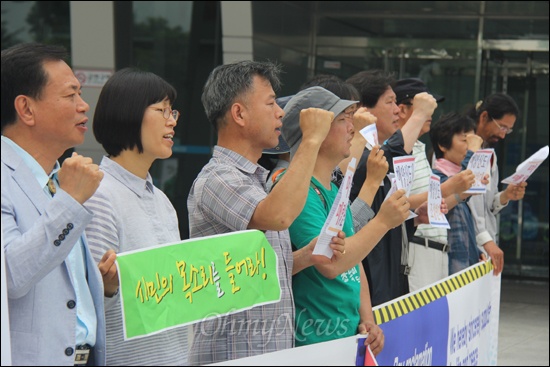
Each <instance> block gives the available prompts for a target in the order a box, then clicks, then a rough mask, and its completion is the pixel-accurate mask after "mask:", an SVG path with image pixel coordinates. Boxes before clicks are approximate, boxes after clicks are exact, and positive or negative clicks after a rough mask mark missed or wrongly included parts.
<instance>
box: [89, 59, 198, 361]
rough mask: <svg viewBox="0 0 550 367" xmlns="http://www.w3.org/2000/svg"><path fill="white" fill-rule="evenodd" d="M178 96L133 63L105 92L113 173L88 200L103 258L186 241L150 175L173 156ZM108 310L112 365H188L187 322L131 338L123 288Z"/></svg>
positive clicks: (100, 124)
mask: <svg viewBox="0 0 550 367" xmlns="http://www.w3.org/2000/svg"><path fill="white" fill-rule="evenodd" d="M175 99H176V90H175V89H174V87H172V86H171V85H170V84H168V83H167V82H166V81H165V80H163V79H162V78H161V77H159V76H157V75H155V74H153V73H150V72H145V71H140V70H137V69H130V68H127V69H122V70H120V71H118V72H116V73H115V74H114V75H113V76H112V77H111V78H110V79H109V80H108V81H107V83H105V86H104V87H103V89H102V91H101V94H100V96H99V100H98V102H97V106H96V109H95V114H94V123H93V131H94V135H95V138H96V139H97V141H98V142H99V143H100V144H101V145H102V146H103V148H104V149H105V151H106V152H107V156H105V157H103V160H102V161H101V165H100V169H101V170H103V172H104V173H105V175H104V178H103V180H102V182H101V184H100V186H99V188H98V189H97V191H96V192H95V194H94V195H93V196H92V197H91V198H90V199H89V200H88V201H87V202H86V203H85V206H86V207H87V208H88V209H89V210H90V211H92V212H93V213H94V218H93V219H92V221H91V223H90V225H89V226H88V227H87V229H86V235H87V236H88V242H89V246H90V250H91V252H92V254H93V256H94V258H95V260H96V262H99V261H100V260H101V258H102V257H103V254H104V253H105V252H106V251H108V250H111V251H109V252H110V253H111V254H112V252H113V251H114V252H115V253H119V252H123V251H129V250H138V249H142V248H146V247H150V246H155V245H160V244H165V243H169V242H175V241H179V240H180V233H179V228H178V218H177V215H176V211H175V209H174V207H173V206H172V204H171V202H170V200H168V197H167V196H166V195H165V194H164V193H163V192H162V191H161V190H160V189H158V188H157V187H155V186H154V185H153V180H152V178H151V175H150V174H149V169H150V168H151V165H152V164H153V162H154V161H155V160H156V159H166V158H169V157H170V156H171V155H172V147H173V145H174V142H173V138H174V128H175V126H176V124H177V120H178V118H179V112H178V111H176V110H172V104H173V103H174V100H175ZM112 276H113V277H116V276H117V274H112ZM105 316H106V317H105V318H106V334H107V335H106V337H107V339H106V344H107V348H106V358H107V365H124V366H131V365H155V366H162V365H185V364H187V349H188V332H187V328H181V327H180V328H176V329H172V330H168V331H163V332H161V333H158V334H155V335H151V336H147V337H143V338H139V339H134V340H128V341H125V340H124V335H123V329H124V328H123V321H122V313H121V302H120V295H119V294H118V292H116V293H115V295H114V296H113V297H112V298H105Z"/></svg>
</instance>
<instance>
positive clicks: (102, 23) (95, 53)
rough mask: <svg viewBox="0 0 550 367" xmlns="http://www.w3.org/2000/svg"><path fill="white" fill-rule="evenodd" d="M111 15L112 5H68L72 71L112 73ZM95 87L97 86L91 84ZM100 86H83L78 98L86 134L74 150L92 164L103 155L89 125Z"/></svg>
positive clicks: (76, 2) (113, 62) (105, 2)
mask: <svg viewBox="0 0 550 367" xmlns="http://www.w3.org/2000/svg"><path fill="white" fill-rule="evenodd" d="M114 35H115V33H114V12H113V2H112V1H71V48H72V67H73V70H75V74H76V73H77V71H86V72H89V73H90V74H88V75H92V74H93V73H96V74H97V75H106V74H105V73H106V72H107V73H111V74H112V73H113V72H114V70H115V40H114ZM95 84H97V83H95ZM100 92H101V86H100V85H99V86H87V85H86V83H84V84H83V88H82V97H83V98H84V100H85V101H86V102H87V103H88V104H89V105H90V111H89V112H88V114H87V115H88V118H89V121H88V132H87V133H86V138H85V140H84V143H83V144H82V145H80V146H78V147H76V148H75V150H76V151H77V152H78V153H80V154H82V155H85V156H88V157H91V158H92V159H93V160H94V162H95V163H98V164H99V162H100V161H101V158H102V156H103V155H104V154H105V151H104V150H103V147H102V146H101V145H100V144H99V143H97V141H96V140H95V138H94V134H93V131H92V122H93V117H94V112H95V107H96V105H97V100H98V98H99V93H100Z"/></svg>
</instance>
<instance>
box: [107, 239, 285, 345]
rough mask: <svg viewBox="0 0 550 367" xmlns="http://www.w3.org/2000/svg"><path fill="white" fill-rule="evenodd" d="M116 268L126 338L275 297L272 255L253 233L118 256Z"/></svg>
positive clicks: (276, 286) (276, 287)
mask: <svg viewBox="0 0 550 367" xmlns="http://www.w3.org/2000/svg"><path fill="white" fill-rule="evenodd" d="M117 266H118V273H119V278H120V292H121V294H120V297H121V302H122V312H123V320H124V329H125V338H126V339H132V338H136V337H141V336H145V335H150V334H154V333H157V332H160V331H163V330H167V329H171V328H174V327H178V326H183V325H188V324H192V323H195V322H198V321H202V320H205V319H207V318H213V317H217V316H220V315H226V314H229V313H235V312H239V311H242V310H245V309H249V308H252V307H254V306H259V305H262V304H268V303H274V302H278V301H279V300H280V297H281V288H280V286H279V276H278V272H277V256H276V254H275V252H274V251H273V249H272V247H271V246H270V244H269V242H268V241H267V239H266V238H265V235H264V234H263V233H262V232H260V231H256V230H249V231H240V232H232V233H228V234H223V235H216V236H209V237H201V238H197V239H191V240H186V241H181V242H178V243H172V244H166V245H160V246H156V247H154V248H149V249H143V250H139V251H130V252H126V253H120V254H118V256H117Z"/></svg>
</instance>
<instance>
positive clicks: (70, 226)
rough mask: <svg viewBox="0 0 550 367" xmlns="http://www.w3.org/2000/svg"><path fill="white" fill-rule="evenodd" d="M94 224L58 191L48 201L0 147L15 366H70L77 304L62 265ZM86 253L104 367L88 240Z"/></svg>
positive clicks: (101, 317)
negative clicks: (80, 238) (90, 224)
mask: <svg viewBox="0 0 550 367" xmlns="http://www.w3.org/2000/svg"><path fill="white" fill-rule="evenodd" d="M91 218H92V214H91V213H90V212H89V211H88V210H86V209H85V208H84V207H83V206H82V205H80V204H79V203H78V202H77V201H75V200H74V199H73V198H72V197H71V196H70V195H68V194H67V193H66V192H64V191H63V190H61V189H60V190H58V192H57V194H56V195H55V198H54V199H53V200H49V199H48V198H47V197H46V195H44V192H43V188H41V187H40V185H39V184H38V182H37V181H36V178H35V177H34V176H33V174H32V173H31V170H30V169H29V168H28V166H27V165H26V164H25V163H24V162H23V160H22V159H21V158H20V157H19V156H18V155H17V154H16V153H15V151H14V150H13V149H12V148H11V147H10V146H9V145H8V144H6V143H5V142H3V141H2V230H3V231H4V254H5V260H6V281H7V287H8V299H9V301H8V305H9V315H10V335H11V351H12V363H13V364H14V365H27V366H32V365H57V366H63V365H66V366H70V365H74V347H75V329H76V308H75V307H74V300H76V296H75V291H74V287H73V285H72V279H71V273H70V272H69V269H68V267H69V265H68V264H67V263H66V262H65V259H66V258H67V255H68V254H69V252H70V251H71V249H72V248H73V246H74V244H75V243H76V242H77V241H78V239H79V237H80V236H81V235H82V234H83V233H84V229H85V228H86V225H87V224H88V223H89V222H90V220H91ZM60 235H63V236H60ZM84 237H85V236H83V238H84ZM84 247H85V249H86V252H85V253H86V268H87V269H86V270H87V275H88V285H89V287H90V291H91V294H92V297H93V301H94V305H95V311H96V314H97V322H98V329H97V341H96V345H95V348H94V356H93V357H94V364H96V365H105V314H104V306H103V282H102V279H101V274H100V273H99V270H98V268H97V265H96V263H95V261H94V259H93V257H92V254H91V253H90V250H89V249H88V245H87V242H86V240H85V239H84ZM2 312H5V310H2ZM69 348H72V350H71V349H69Z"/></svg>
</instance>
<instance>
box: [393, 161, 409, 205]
mask: <svg viewBox="0 0 550 367" xmlns="http://www.w3.org/2000/svg"><path fill="white" fill-rule="evenodd" d="M393 170H394V172H395V181H396V184H397V189H398V190H400V189H405V195H407V196H409V194H410V192H411V187H412V184H413V181H414V157H413V156H412V155H405V156H402V157H394V158H393Z"/></svg>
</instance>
